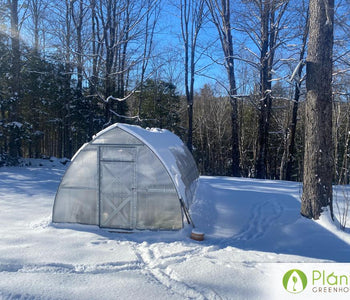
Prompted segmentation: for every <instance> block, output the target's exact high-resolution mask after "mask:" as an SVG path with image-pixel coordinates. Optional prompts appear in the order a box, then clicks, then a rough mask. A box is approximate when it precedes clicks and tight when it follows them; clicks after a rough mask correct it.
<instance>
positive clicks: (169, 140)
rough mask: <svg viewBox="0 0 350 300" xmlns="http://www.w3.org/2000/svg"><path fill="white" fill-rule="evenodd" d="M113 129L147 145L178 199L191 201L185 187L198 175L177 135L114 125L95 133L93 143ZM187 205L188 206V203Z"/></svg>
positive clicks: (155, 129)
mask: <svg viewBox="0 0 350 300" xmlns="http://www.w3.org/2000/svg"><path fill="white" fill-rule="evenodd" d="M115 128H120V129H121V130H123V131H125V132H127V133H129V134H131V135H132V136H134V137H136V138H137V139H138V140H140V141H141V142H142V143H144V144H145V145H147V146H148V147H149V148H150V149H151V150H152V151H153V152H154V153H155V155H156V156H157V157H158V158H159V159H160V161H161V162H162V164H163V165H164V167H165V168H166V169H167V171H168V173H169V175H170V176H171V177H172V179H173V181H174V183H175V186H176V188H177V192H178V194H179V197H181V198H182V199H184V200H185V201H186V202H188V201H192V199H188V198H189V197H188V196H187V195H186V187H187V189H189V188H190V185H191V184H192V183H193V181H195V180H196V179H197V178H198V176H199V174H198V170H197V166H196V164H195V162H194V160H193V157H192V154H191V153H190V152H189V150H188V149H187V147H186V146H185V145H184V143H183V142H182V140H181V139H180V138H179V137H178V136H177V135H175V134H173V133H172V132H170V131H169V130H166V129H159V128H147V129H144V128H142V127H140V126H137V125H129V124H122V123H115V124H113V125H111V126H109V127H107V128H105V129H104V130H102V131H100V132H99V133H97V134H96V135H95V136H94V137H93V141H94V143H98V139H99V138H101V137H102V136H103V135H104V134H106V133H107V132H110V131H111V130H113V129H115ZM187 204H188V205H190V203H187Z"/></svg>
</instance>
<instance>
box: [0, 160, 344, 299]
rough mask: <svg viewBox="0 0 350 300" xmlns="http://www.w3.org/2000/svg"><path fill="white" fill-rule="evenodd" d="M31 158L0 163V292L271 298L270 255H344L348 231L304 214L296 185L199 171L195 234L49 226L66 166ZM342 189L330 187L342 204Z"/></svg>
mask: <svg viewBox="0 0 350 300" xmlns="http://www.w3.org/2000/svg"><path fill="white" fill-rule="evenodd" d="M40 164H41V163H40ZM36 165H37V166H36ZM36 165H35V164H34V163H33V164H32V166H30V167H20V168H7V167H6V168H0V225H1V226H0V299H271V297H270V296H269V294H268V293H267V292H266V280H264V279H265V278H271V276H272V274H271V272H272V271H271V270H270V269H269V268H267V267H266V265H267V264H269V263H300V262H308V263H310V262H312V263H323V262H350V234H349V229H346V231H345V232H343V231H341V230H339V229H338V226H337V222H335V223H333V222H332V221H331V220H330V219H329V217H327V216H328V213H326V214H324V215H323V216H322V218H321V220H319V221H312V220H307V219H305V218H302V217H301V216H300V214H299V210H300V195H301V187H300V184H299V183H294V182H281V181H268V180H254V179H243V178H228V177H201V178H200V184H199V188H198V190H197V194H196V200H195V202H194V204H193V205H192V207H191V215H192V218H193V221H194V223H195V225H196V228H197V229H198V230H200V231H203V232H204V233H205V240H204V241H203V242H197V241H194V240H191V239H190V238H189V236H190V232H191V229H192V228H191V227H190V226H186V227H185V228H184V229H183V230H181V231H177V232H151V231H142V232H134V233H115V232H109V231H108V230H103V229H100V228H98V227H94V226H83V225H67V224H59V225H58V224H52V223H51V212H52V205H53V201H54V196H55V192H56V189H57V187H58V184H59V182H60V179H61V177H62V176H63V174H64V171H65V168H66V167H65V166H63V165H62V164H60V163H59V162H58V161H53V162H51V163H50V164H46V165H45V163H43V164H41V165H42V166H38V165H39V164H36ZM344 195H346V193H345V194H344V193H343V189H341V188H337V194H336V199H337V201H339V202H340V210H341V208H342V207H341V205H342V200H344ZM345 198H346V197H345ZM335 212H336V213H337V210H336V209H335ZM348 224H350V220H349V222H348Z"/></svg>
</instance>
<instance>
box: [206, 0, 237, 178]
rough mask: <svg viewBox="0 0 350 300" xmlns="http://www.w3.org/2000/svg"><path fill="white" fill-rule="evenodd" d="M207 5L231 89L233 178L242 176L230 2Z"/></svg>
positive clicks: (223, 1)
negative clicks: (222, 53) (218, 40)
mask: <svg viewBox="0 0 350 300" xmlns="http://www.w3.org/2000/svg"><path fill="white" fill-rule="evenodd" d="M207 5H208V7H209V11H210V13H211V16H212V21H213V23H214V24H215V27H216V29H217V31H218V34H219V38H220V42H221V47H222V50H223V52H224V60H225V69H226V73H227V78H228V83H229V88H228V94H229V98H230V103H231V107H232V114H231V126H232V127H231V130H232V137H231V144H232V176H240V175H241V171H240V166H239V163H240V151H239V140H238V131H239V129H238V109H237V97H236V95H237V87H236V78H235V67H234V56H233V40H232V28H231V11H230V0H221V1H218V0H207Z"/></svg>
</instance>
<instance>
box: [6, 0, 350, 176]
mask: <svg viewBox="0 0 350 300" xmlns="http://www.w3.org/2000/svg"><path fill="white" fill-rule="evenodd" d="M322 1H323V0H322ZM308 4H309V1H306V0H305V1H296V0H251V1H243V0H231V1H229V0H220V1H214V0H213V1H211V0H198V1H180V2H176V1H175V2H173V3H172V1H165V0H164V1H160V0H158V1H157V0H140V1H130V0H117V1H115V0H103V1H102V0H73V1H70V0H62V1H58V2H57V3H52V2H50V1H48V0H1V1H0V22H1V24H2V25H1V26H2V27H1V31H0V105H1V106H0V137H1V140H0V153H1V162H0V164H2V165H3V164H16V163H17V162H18V159H19V158H20V157H42V156H58V157H68V158H71V157H72V155H73V154H74V153H75V151H76V150H77V149H79V147H80V146H81V145H82V144H83V143H85V142H87V141H89V140H90V139H91V138H92V136H93V134H95V133H96V132H98V131H99V130H101V129H103V128H104V127H106V126H108V125H109V124H111V123H113V122H128V123H132V124H138V125H142V126H144V127H147V126H149V127H151V126H157V127H163V128H167V129H170V130H172V131H173V132H175V133H176V134H178V135H180V137H181V138H182V139H183V140H184V141H186V143H187V145H188V147H189V148H190V149H192V151H193V154H194V156H195V158H196V160H197V163H198V165H199V167H200V170H201V173H202V174H210V175H235V176H250V177H259V178H273V179H286V180H299V181H301V180H302V179H303V174H304V167H303V164H304V148H305V147H304V146H305V139H304V137H305V134H304V133H305V126H306V125H308V121H309V118H310V117H309V115H307V114H305V113H306V111H308V110H309V108H308V107H307V105H306V102H305V99H306V94H307V86H306V85H305V83H306V81H305V74H306V71H307V70H306V69H307V68H305V60H306V61H307V57H306V53H308V52H307V51H309V50H310V49H308V46H307V45H308V44H307V42H308V40H309V35H308V33H309V28H310V27H309V9H308V6H309V5H308ZM170 15H172V16H171V17H172V18H173V19H172V21H173V20H175V21H174V22H172V21H171V25H170V28H169V27H166V26H165V25H164V24H165V23H166V22H165V20H167V19H168V18H170ZM175 15H178V16H179V18H178V19H176V17H175ZM334 16H335V17H334V51H333V54H332V63H333V81H332V88H333V94H332V103H333V104H332V105H333V114H332V119H333V123H332V124H333V125H332V126H333V127H331V128H332V133H333V136H334V151H333V154H334V162H335V164H334V167H333V168H332V169H333V170H334V173H335V175H334V177H333V178H332V179H334V180H336V179H338V178H341V179H342V181H344V182H346V181H349V176H348V171H347V170H348V164H349V160H348V155H349V154H350V153H349V151H350V150H349V147H348V144H349V138H348V137H349V134H348V132H349V131H348V127H349V118H348V113H347V112H348V111H349V108H348V107H349V106H348V100H349V88H348V87H349V81H350V80H349V79H350V78H349V72H348V69H349V66H350V57H349V50H348V49H349V41H350V38H349V30H348V28H349V2H348V1H346V0H341V1H340V0H339V1H338V3H337V5H336V10H335V11H334ZM172 34H173V36H172V37H171V35H172ZM164 36H167V37H168V38H164ZM310 53H311V52H310ZM328 55H329V54H328ZM199 79H201V81H200V85H201V86H199V87H198V85H199V83H198V82H199ZM196 83H197V85H196ZM308 140H309V139H308ZM308 160H309V159H308Z"/></svg>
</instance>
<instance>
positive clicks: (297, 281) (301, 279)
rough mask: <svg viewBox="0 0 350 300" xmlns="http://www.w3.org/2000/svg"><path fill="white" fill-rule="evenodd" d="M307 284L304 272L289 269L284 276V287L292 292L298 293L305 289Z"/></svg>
mask: <svg viewBox="0 0 350 300" xmlns="http://www.w3.org/2000/svg"><path fill="white" fill-rule="evenodd" d="M306 285H307V278H306V275H305V273H304V272H302V271H300V270H297V269H292V270H289V271H288V272H287V273H286V274H284V276H283V287H284V289H285V290H286V291H287V292H289V293H292V294H298V293H300V292H302V291H303V290H305V288H306Z"/></svg>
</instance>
